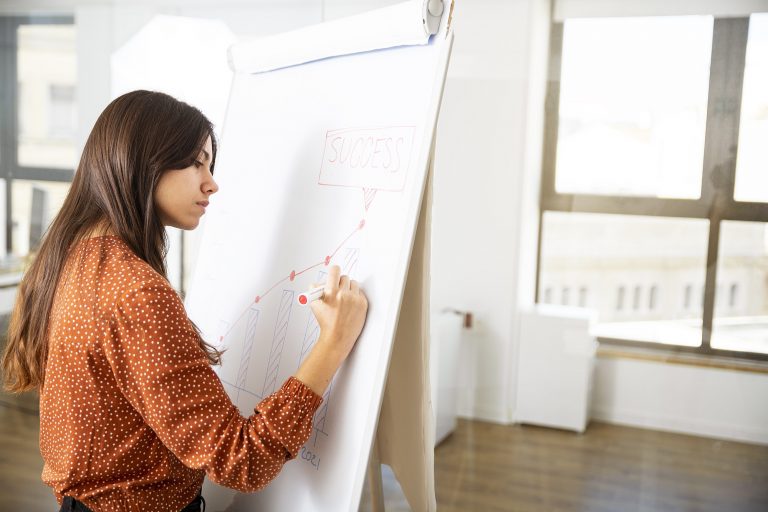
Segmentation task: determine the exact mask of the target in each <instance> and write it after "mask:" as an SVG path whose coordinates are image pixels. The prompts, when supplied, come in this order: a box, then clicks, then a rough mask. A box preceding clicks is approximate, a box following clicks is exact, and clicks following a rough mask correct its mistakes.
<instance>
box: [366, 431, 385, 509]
mask: <svg viewBox="0 0 768 512" xmlns="http://www.w3.org/2000/svg"><path fill="white" fill-rule="evenodd" d="M375 439H376V438H375V437H374V442H373V447H372V448H371V456H370V457H368V490H369V491H370V493H371V512H384V486H383V484H382V479H381V460H380V459H379V447H378V442H377V441H376V440H375Z"/></svg>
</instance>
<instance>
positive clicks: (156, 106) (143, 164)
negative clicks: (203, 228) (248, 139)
mask: <svg viewBox="0 0 768 512" xmlns="http://www.w3.org/2000/svg"><path fill="white" fill-rule="evenodd" d="M209 136H210V137H211V142H212V144H213V154H212V155H211V172H213V167H214V163H215V159H216V139H215V137H214V133H213V127H212V125H211V122H210V121H208V119H207V118H206V117H205V116H204V115H203V114H202V113H201V112H200V111H199V110H198V109H196V108H194V107H191V106H190V105H187V104H186V103H183V102H181V101H178V100H176V99H174V98H172V97H171V96H168V95H167V94H163V93H159V92H151V91H133V92H130V93H127V94H125V95H123V96H120V97H119V98H117V99H115V100H114V101H112V103H110V104H109V105H108V106H107V108H106V109H104V112H102V113H101V115H100V116H99V118H98V119H97V120H96V124H95V125H94V127H93V130H92V131H91V134H90V135H89V136H88V141H87V142H86V143H85V147H84V148H83V154H82V156H81V158H80V163H79V165H78V166H77V172H76V173H75V176H74V179H73V180H72V186H71V188H70V190H69V193H68V194H67V197H66V199H65V200H64V204H63V205H62V207H61V210H59V213H58V214H57V215H56V218H55V219H54V220H53V222H52V223H51V225H50V227H49V228H48V230H47V232H46V234H45V236H44V238H43V240H42V243H41V245H40V248H39V250H38V253H37V255H36V257H35V259H34V261H33V262H32V264H31V266H30V268H29V269H28V270H27V272H26V273H25V275H24V277H23V279H22V281H21V284H20V285H19V289H18V294H17V296H16V303H15V305H14V308H13V312H12V314H11V319H10V325H9V327H8V341H7V345H6V347H5V352H4V353H3V358H2V368H3V387H4V388H5V389H6V390H8V391H11V392H21V391H28V390H33V389H36V388H38V387H40V386H42V385H43V381H44V379H45V363H46V360H47V356H48V323H49V318H50V315H49V313H50V311H51V307H52V305H53V299H54V295H55V292H56V286H57V284H58V281H59V275H60V274H61V271H62V268H63V267H64V263H65V261H66V258H67V252H68V250H69V248H70V247H71V246H72V244H73V243H76V242H77V241H78V240H80V239H82V238H84V237H85V235H86V234H87V233H88V232H90V231H91V230H92V229H93V228H96V227H100V226H108V227H111V229H112V231H114V232H115V234H116V235H117V236H119V237H120V238H121V239H122V240H123V241H124V242H125V243H126V244H127V245H128V246H129V247H130V248H131V249H132V250H133V252H134V253H135V254H136V255H137V256H138V257H139V258H141V259H142V260H144V261H146V262H147V263H148V264H149V265H150V266H151V267H152V268H153V269H155V270H156V271H157V272H158V273H159V274H160V275H162V276H163V277H166V278H167V274H166V268H165V255H166V252H167V250H168V248H167V243H168V242H167V236H166V233H165V228H164V226H163V225H162V223H161V222H160V219H159V217H158V214H157V211H156V209H155V203H154V200H153V194H154V191H155V187H156V186H157V183H158V181H159V179H160V176H161V175H162V174H163V173H164V172H167V171H169V170H174V169H184V168H186V167H189V166H191V165H192V164H193V163H194V162H195V160H196V159H197V157H198V155H199V154H200V151H201V149H202V148H203V146H204V144H205V142H206V140H207V138H208V137H209ZM192 326H193V328H194V329H195V331H196V332H197V334H198V339H199V343H200V348H201V349H202V350H203V351H204V352H205V354H206V355H207V357H208V360H209V361H210V363H211V364H217V363H219V362H220V360H221V353H220V352H219V351H218V350H216V349H215V348H214V347H213V346H211V345H209V344H208V343H206V342H205V341H204V340H203V338H202V336H200V330H199V329H198V328H197V326H195V325H194V324H192Z"/></svg>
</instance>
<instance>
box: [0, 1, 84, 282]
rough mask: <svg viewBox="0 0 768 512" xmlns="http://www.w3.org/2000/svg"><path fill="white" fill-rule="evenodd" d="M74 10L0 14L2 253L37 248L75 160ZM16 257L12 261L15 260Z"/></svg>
mask: <svg viewBox="0 0 768 512" xmlns="http://www.w3.org/2000/svg"><path fill="white" fill-rule="evenodd" d="M75 35H76V32H75V26H74V24H73V19H72V18H71V17H37V16H35V17H0V40H1V41H2V45H0V90H3V91H5V94H4V95H2V97H1V98H0V102H2V103H0V111H2V112H3V115H2V116H0V180H1V181H2V184H3V187H2V191H3V196H4V199H5V215H4V216H2V218H3V219H4V224H5V226H4V229H2V230H0V231H2V236H0V240H2V248H3V249H2V253H1V255H2V256H5V259H6V261H5V265H3V266H4V267H10V268H15V267H17V266H18V264H12V261H13V260H15V261H18V260H19V259H21V258H23V257H25V256H26V255H27V253H28V252H30V251H34V249H35V247H36V246H37V244H38V243H39V242H40V239H41V237H42V235H43V234H44V232H45V230H46V229H47V228H48V225H49V224H50V222H51V220H52V219H53V217H54V215H55V214H56V212H57V211H58V209H59V207H60V205H61V203H62V201H63V199H64V197H65V196H66V194H67V191H68V190H69V183H70V182H71V181H72V176H73V173H74V168H75V165H76V160H77V148H76V142H75V137H76V131H77V108H76V106H77V88H76V82H77V62H76V59H77V57H76V51H75ZM9 262H10V263H9Z"/></svg>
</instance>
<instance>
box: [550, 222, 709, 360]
mask: <svg viewBox="0 0 768 512" xmlns="http://www.w3.org/2000/svg"><path fill="white" fill-rule="evenodd" d="M708 229H709V222H708V221H707V220H704V219H673V218H660V217H637V216H628V215H602V214H590V213H562V212H545V213H544V224H543V226H542V236H543V239H542V247H541V279H540V286H541V288H540V290H541V291H544V292H543V293H540V295H539V296H540V297H542V298H543V299H544V300H543V302H546V301H547V298H548V297H549V298H554V299H555V300H557V298H558V297H557V294H554V296H553V294H550V293H547V292H546V290H551V289H554V290H558V289H585V290H587V289H588V290H589V293H588V294H587V293H585V295H584V305H585V306H586V307H589V308H593V309H595V310H596V311H597V316H598V322H597V327H596V330H595V334H596V335H597V336H601V337H606V338H615V339H629V340H635V341H654V342H658V343H667V344H676V345H689V346H699V345H701V319H702V297H703V290H704V277H705V269H706V254H707V236H708ZM580 302H581V301H580Z"/></svg>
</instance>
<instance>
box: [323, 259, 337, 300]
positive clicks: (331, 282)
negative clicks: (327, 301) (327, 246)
mask: <svg viewBox="0 0 768 512" xmlns="http://www.w3.org/2000/svg"><path fill="white" fill-rule="evenodd" d="M340 274H341V267H339V266H338V265H333V266H332V267H331V268H330V269H328V278H327V279H326V281H325V293H327V294H329V295H333V294H334V293H336V291H337V290H338V289H339V275H340Z"/></svg>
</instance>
